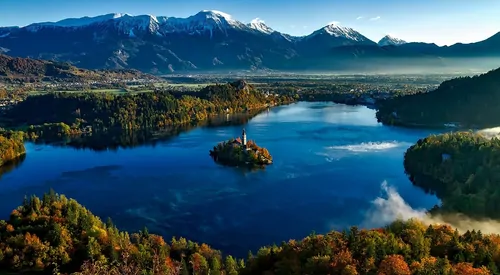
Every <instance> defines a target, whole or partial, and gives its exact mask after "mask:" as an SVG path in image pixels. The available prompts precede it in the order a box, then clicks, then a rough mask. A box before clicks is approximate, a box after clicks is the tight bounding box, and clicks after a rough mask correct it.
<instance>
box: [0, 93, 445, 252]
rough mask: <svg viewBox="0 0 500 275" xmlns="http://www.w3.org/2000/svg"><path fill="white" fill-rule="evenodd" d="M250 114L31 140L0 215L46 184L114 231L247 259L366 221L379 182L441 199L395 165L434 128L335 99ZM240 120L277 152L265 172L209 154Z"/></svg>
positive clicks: (9, 177) (10, 177)
mask: <svg viewBox="0 0 500 275" xmlns="http://www.w3.org/2000/svg"><path fill="white" fill-rule="evenodd" d="M249 118H250V117H245V116H243V117H240V119H236V118H235V119H232V118H231V116H229V118H228V117H222V118H219V119H218V120H216V121H215V120H213V121H211V122H207V123H206V124H205V125H201V126H200V127H191V128H188V129H178V130H168V131H166V132H165V135H164V136H165V137H164V136H162V134H161V133H160V134H158V133H155V134H153V133H147V134H145V133H143V134H138V133H134V134H133V135H130V134H129V133H127V134H125V133H123V134H122V135H119V136H112V135H111V136H108V137H102V136H93V137H89V138H90V139H91V141H88V140H83V141H70V142H68V143H67V144H68V145H70V146H72V147H70V146H60V145H61V144H59V145H58V146H52V145H43V144H42V145H36V144H27V158H26V159H25V160H24V162H22V165H21V166H19V167H18V168H17V169H15V170H12V171H11V172H10V173H8V174H5V175H4V176H3V178H2V179H1V181H0V218H6V217H8V214H9V213H10V212H11V211H12V209H13V208H15V207H17V206H18V205H19V203H20V202H22V199H23V197H24V195H25V194H28V195H29V194H38V195H41V194H42V193H43V192H47V191H48V190H49V189H50V188H53V189H54V190H55V191H56V192H59V193H62V194H66V195H67V196H68V197H72V198H75V199H76V200H78V201H79V202H80V203H82V204H83V205H85V206H86V207H87V208H88V209H90V210H91V211H92V212H93V213H95V214H96V215H98V216H100V217H103V218H105V217H108V216H109V217H111V218H112V219H113V221H114V222H115V223H116V225H117V226H118V227H119V228H122V229H125V230H133V231H136V230H140V229H142V228H143V227H144V226H147V227H148V228H149V229H150V232H154V233H159V234H162V235H163V236H165V237H166V238H167V239H170V237H172V236H183V237H186V238H188V239H191V240H194V241H200V242H206V243H209V244H210V245H212V246H213V247H214V248H217V249H221V250H223V251H224V252H227V253H231V254H233V255H237V256H246V254H247V252H248V250H250V249H252V250H256V249H257V248H258V247H260V246H262V245H266V244H272V243H279V242H281V241H286V240H288V239H290V238H302V237H304V236H306V235H308V234H309V233H310V232H311V231H313V230H314V231H316V232H326V231H328V230H331V229H344V228H347V227H349V226H351V225H364V226H367V227H369V226H370V224H365V223H364V221H365V219H366V213H367V211H369V210H370V209H371V208H372V206H373V205H372V201H373V200H374V199H376V198H377V197H379V196H380V184H381V183H382V182H384V181H385V180H387V182H388V184H389V186H392V187H394V188H395V189H396V190H397V192H398V194H400V196H401V197H402V198H403V199H404V200H405V201H406V202H407V203H408V205H410V206H411V207H414V208H430V207H432V206H433V205H434V204H436V202H437V199H436V198H435V197H434V196H432V195H427V194H425V192H423V191H422V190H420V189H418V188H415V187H413V186H412V184H411V183H410V182H409V181H408V179H407V177H406V175H405V174H404V171H403V163H402V160H403V154H404V152H405V150H406V148H407V146H408V144H412V143H414V142H416V141H417V140H418V139H419V138H421V137H424V136H427V135H429V134H431V133H432V132H431V131H426V130H422V129H410V130H406V129H401V128H394V127H384V126H382V125H380V124H378V123H377V122H376V119H375V111H373V110H370V109H368V108H365V107H361V106H343V105H336V104H332V103H310V102H307V103H306V102H301V103H297V104H291V105H289V106H282V107H277V108H272V109H270V111H269V112H263V113H260V114H258V115H256V116H255V117H253V118H252V119H250V120H248V119H249ZM242 124H244V128H245V130H246V132H247V135H248V138H249V139H252V140H255V141H256V142H257V143H258V144H259V145H260V146H263V147H265V148H267V149H268V150H269V152H270V153H271V154H272V155H273V160H274V163H273V164H272V165H270V166H268V167H266V169H265V170H260V171H254V172H246V171H241V170H239V169H236V168H228V167H222V166H219V165H217V164H215V163H214V162H213V160H212V159H211V158H210V156H209V155H208V151H209V150H210V149H211V148H213V146H214V145H216V144H217V143H218V142H220V141H223V140H227V139H229V138H231V137H236V136H239V135H240V134H241V128H242V127H243V125H242ZM155 135H156V136H155ZM109 140H111V141H112V142H110V141H109ZM109 144H113V145H111V146H110V145H109ZM151 144H154V146H150V145H151ZM85 146H86V147H85ZM124 147H125V148H132V149H127V150H122V149H121V148H124ZM75 148H92V149H99V150H100V151H95V150H75ZM109 148H113V150H105V149H109Z"/></svg>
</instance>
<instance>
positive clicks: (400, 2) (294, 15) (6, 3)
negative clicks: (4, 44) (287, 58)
mask: <svg viewBox="0 0 500 275" xmlns="http://www.w3.org/2000/svg"><path fill="white" fill-rule="evenodd" d="M0 7H1V8H0V26H25V25H29V24H31V23H35V22H45V21H58V20H61V19H64V18H71V17H83V16H96V15H101V14H106V13H129V14H132V15H140V14H153V15H158V16H159V15H164V16H174V17H187V16H189V15H193V14H195V13H197V12H199V11H201V10H219V11H223V12H225V13H228V14H230V15H231V16H232V17H233V18H234V19H236V20H239V21H241V22H244V23H249V22H250V21H251V20H252V19H255V18H259V19H261V20H263V21H265V23H266V24H267V25H268V26H270V27H271V28H273V29H275V30H277V31H280V32H284V33H288V34H291V35H297V36H300V35H307V34H310V33H312V32H313V31H314V30H317V29H320V28H322V27H324V26H325V25H327V24H329V23H331V22H337V23H338V24H339V25H341V26H345V27H351V28H353V29H355V30H357V31H359V32H360V33H362V34H363V35H365V36H367V37H368V38H370V39H372V40H374V41H378V40H379V39H380V38H382V37H383V36H384V35H386V34H390V35H392V36H394V37H397V38H400V39H403V40H406V41H408V42H428V43H436V44H438V45H451V44H454V43H457V42H462V43H470V42H477V41H481V40H484V39H486V38H488V37H490V36H492V35H494V34H496V33H497V32H500V12H499V11H500V0H476V1H473V0H419V1H413V0H293V1H292V0H176V1H173V0H0Z"/></svg>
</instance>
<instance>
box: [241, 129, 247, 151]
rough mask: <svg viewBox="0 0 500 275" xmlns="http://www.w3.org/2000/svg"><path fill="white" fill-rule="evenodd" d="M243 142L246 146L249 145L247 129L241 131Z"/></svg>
mask: <svg viewBox="0 0 500 275" xmlns="http://www.w3.org/2000/svg"><path fill="white" fill-rule="evenodd" d="M241 142H242V143H243V146H244V147H247V132H246V131H245V129H243V131H242V132H241Z"/></svg>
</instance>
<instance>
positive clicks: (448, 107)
mask: <svg viewBox="0 0 500 275" xmlns="http://www.w3.org/2000/svg"><path fill="white" fill-rule="evenodd" d="M498 102H500V68H499V69H496V70H493V71H490V72H488V73H485V74H482V75H478V76H474V77H460V78H455V79H452V80H448V81H444V82H443V83H441V85H440V86H439V87H438V88H437V89H436V90H434V91H431V92H428V93H419V94H415V95H408V96H400V97H396V98H394V99H389V100H386V101H383V102H380V103H379V105H380V106H379V110H378V111H377V118H378V120H379V121H381V122H383V123H385V124H391V125H404V126H412V125H413V126H443V124H446V123H453V124H457V125H460V126H463V127H468V128H474V127H482V128H487V127H490V126H491V127H493V126H496V125H498V124H499V123H500V118H499V116H498V114H499V113H500V105H498V104H497V103H498Z"/></svg>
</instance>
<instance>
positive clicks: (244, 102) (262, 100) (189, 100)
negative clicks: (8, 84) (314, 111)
mask: <svg viewBox="0 0 500 275" xmlns="http://www.w3.org/2000/svg"><path fill="white" fill-rule="evenodd" d="M292 101H294V99H292V98H290V97H288V96H275V95H270V96H267V95H265V94H264V93H262V92H260V91H258V90H256V89H255V88H254V87H253V86H251V85H249V84H247V83H246V82H245V81H237V82H234V83H228V84H217V85H211V86H208V87H205V88H203V89H202V90H200V91H199V92H195V93H191V94H190V95H187V94H182V93H181V94H177V96H174V95H173V94H172V93H170V92H168V91H156V92H150V93H139V94H125V95H114V94H104V93H101V94H99V93H64V92H58V93H50V94H44V95H36V96H29V97H28V98H27V99H26V100H24V101H22V102H20V103H18V104H16V105H14V106H13V107H12V108H11V109H9V110H8V111H7V112H6V114H5V116H4V119H6V120H9V121H10V124H9V125H8V126H10V127H19V126H23V125H24V126H26V125H39V126H37V127H31V128H30V129H29V130H36V129H39V130H43V129H45V130H50V132H53V131H54V129H57V130H55V131H57V133H56V135H58V134H63V135H65V134H68V133H70V132H74V131H72V129H74V130H78V129H82V128H83V127H87V126H90V127H91V128H92V129H94V130H96V131H99V130H103V131H107V130H111V129H127V130H138V129H157V128H162V127H165V126H171V125H179V124H186V123H193V122H198V121H202V120H205V119H207V118H208V117H210V116H214V115H218V114H225V113H239V112H245V111H248V110H254V109H260V108H266V107H268V106H273V105H277V104H284V103H290V102H292ZM60 122H62V123H63V124H67V125H62V126H61V125H60ZM56 124H57V125H56ZM54 126H57V127H54ZM40 127H41V128H40ZM49 128H50V129H49ZM41 132H43V131H41ZM48 132H49V131H45V133H48ZM76 132H78V131H76Z"/></svg>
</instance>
